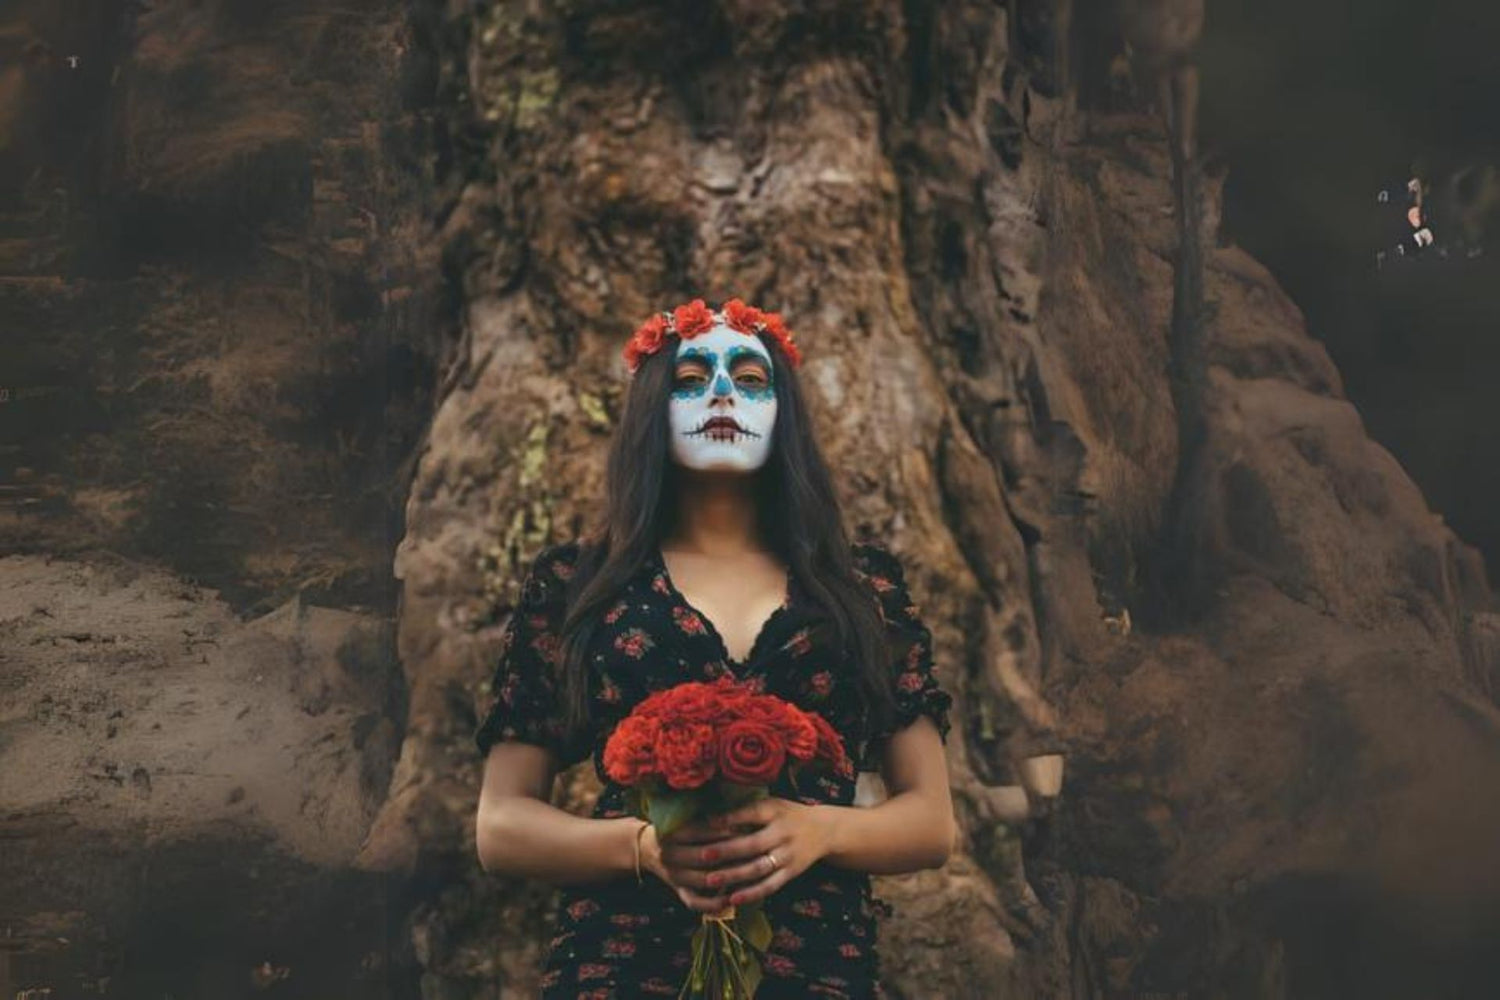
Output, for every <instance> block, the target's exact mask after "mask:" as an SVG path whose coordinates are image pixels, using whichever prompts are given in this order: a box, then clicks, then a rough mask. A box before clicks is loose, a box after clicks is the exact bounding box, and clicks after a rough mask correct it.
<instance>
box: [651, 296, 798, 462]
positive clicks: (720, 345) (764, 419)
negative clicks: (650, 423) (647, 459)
mask: <svg viewBox="0 0 1500 1000" xmlns="http://www.w3.org/2000/svg"><path fill="white" fill-rule="evenodd" d="M675 363H676V366H677V367H676V370H675V372H674V373H673V376H672V396H671V399H670V401H669V403H668V425H669V429H670V433H671V436H672V440H671V448H670V451H671V457H672V460H673V461H674V462H676V463H677V464H678V465H682V466H685V467H687V468H689V469H701V470H704V471H708V470H715V469H725V470H731V471H744V472H750V471H753V470H755V469H758V468H760V467H761V466H762V465H764V464H765V462H766V458H767V456H769V455H770V453H771V428H772V427H773V426H774V425H775V423H776V390H775V388H774V387H773V386H772V384H771V378H772V368H771V355H770V353H769V352H768V351H767V350H766V347H765V345H764V344H762V343H761V342H760V339H759V338H758V337H755V336H752V335H751V334H748V333H740V332H739V331H738V330H735V329H732V328H730V327H728V326H725V325H723V324H720V325H718V326H716V327H714V328H713V329H712V330H709V331H707V332H706V333H700V334H698V336H696V337H692V338H690V339H687V340H681V341H679V343H678V344H677V359H676V362H675Z"/></svg>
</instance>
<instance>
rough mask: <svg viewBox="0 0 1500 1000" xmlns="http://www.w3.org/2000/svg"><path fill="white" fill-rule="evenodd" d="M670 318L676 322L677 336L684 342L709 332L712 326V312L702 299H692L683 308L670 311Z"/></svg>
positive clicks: (679, 307)
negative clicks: (706, 331)
mask: <svg viewBox="0 0 1500 1000" xmlns="http://www.w3.org/2000/svg"><path fill="white" fill-rule="evenodd" d="M672 317H673V319H675V320H676V321H677V336H679V337H681V338H683V339H684V340H686V339H687V338H688V337H692V336H694V335H696V334H699V333H703V332H704V331H705V330H711V329H713V325H714V314H713V311H712V310H711V309H709V308H708V305H707V304H706V303H704V301H703V300H702V299H694V300H693V301H691V302H689V303H688V304H687V305H685V306H678V307H677V308H676V309H673V310H672Z"/></svg>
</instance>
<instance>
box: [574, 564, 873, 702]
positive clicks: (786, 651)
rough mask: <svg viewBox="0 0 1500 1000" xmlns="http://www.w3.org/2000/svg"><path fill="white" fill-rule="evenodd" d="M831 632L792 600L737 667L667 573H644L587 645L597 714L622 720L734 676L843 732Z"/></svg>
mask: <svg viewBox="0 0 1500 1000" xmlns="http://www.w3.org/2000/svg"><path fill="white" fill-rule="evenodd" d="M826 625H827V620H826V618H825V617H824V616H823V615H822V614H820V613H818V612H817V610H816V609H815V608H813V607H811V606H810V605H809V604H808V603H807V602H806V601H805V600H796V599H793V597H789V598H788V601H787V602H786V603H784V604H783V605H782V606H780V607H778V608H776V609H775V610H773V611H772V612H771V613H770V615H769V617H767V618H766V619H765V621H764V622H763V624H762V625H761V626H760V627H759V630H758V632H757V634H756V636H755V639H754V642H753V644H752V645H751V648H750V650H749V653H748V655H747V656H746V657H745V659H744V661H743V662H739V661H735V660H734V659H732V658H731V657H730V656H729V655H728V653H727V650H726V648H725V645H724V641H723V639H722V638H721V637H720V636H719V634H718V632H717V630H716V629H715V627H714V626H713V624H712V623H711V622H710V621H708V620H707V619H706V618H705V616H704V615H703V614H702V613H700V612H699V611H697V610H696V609H694V608H693V607H691V606H690V605H689V604H687V602H686V601H685V600H684V599H682V597H681V595H679V594H678V593H677V592H676V591H675V589H674V588H673V587H672V585H671V582H670V580H669V579H668V578H667V577H666V575H665V574H664V573H662V572H660V571H658V572H645V573H643V574H640V575H638V576H637V577H636V578H634V579H633V580H632V581H631V582H630V583H629V584H628V585H627V586H626V588H625V589H624V591H622V593H621V594H620V596H619V597H618V598H617V599H616V600H615V601H614V602H613V604H612V605H610V606H609V607H608V608H606V610H605V612H604V613H603V615H602V618H601V621H600V622H599V624H598V627H597V628H596V629H595V631H594V634H593V636H592V638H591V639H590V643H589V647H588V651H587V655H588V657H589V662H590V665H591V675H592V684H591V690H592V692H593V699H594V702H595V708H596V709H597V710H599V711H600V713H601V715H602V716H604V717H605V718H606V719H609V718H611V717H614V718H618V717H623V716H624V715H625V714H627V713H628V712H629V711H630V709H631V708H632V707H634V705H635V704H636V703H638V702H639V701H640V700H641V699H643V698H645V697H646V696H647V695H648V694H651V693H652V692H653V691H658V690H661V689H663V688H668V687H673V686H675V685H677V684H681V683H685V682H687V681H711V680H714V679H716V678H718V677H721V676H724V675H725V674H729V675H732V676H735V677H738V678H740V679H741V680H744V681H746V682H748V683H750V684H751V685H752V686H755V687H757V688H758V689H760V690H762V691H764V692H765V693H768V694H774V695H777V696H778V697H781V698H785V699H787V700H788V701H791V702H793V703H794V704H796V705H798V706H799V707H801V708H804V709H807V710H810V711H816V712H819V713H821V714H823V715H825V717H827V718H828V720H829V721H830V722H832V723H834V725H835V726H836V727H839V728H842V726H841V722H843V721H844V720H843V719H842V716H843V715H844V710H845V708H846V703H847V701H848V700H849V698H848V696H850V695H852V694H853V692H852V690H851V689H849V682H848V681H847V680H846V677H847V675H848V670H847V669H846V665H845V658H844V656H842V655H841V653H840V651H839V650H838V649H837V648H836V644H835V643H834V642H832V641H831V640H830V639H829V638H828V635H829V631H830V630H829V629H827V628H826Z"/></svg>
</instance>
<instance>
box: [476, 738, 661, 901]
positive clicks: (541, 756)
mask: <svg viewBox="0 0 1500 1000" xmlns="http://www.w3.org/2000/svg"><path fill="white" fill-rule="evenodd" d="M556 772H557V768H556V763H555V758H554V757H553V755H552V752H551V751H550V750H547V749H546V748H544V747H540V746H534V745H532V744H530V743H520V742H511V741H505V742H500V743H496V744H495V745H494V746H493V747H491V748H490V752H489V756H488V757H486V758H485V763H484V782H483V784H482V785H481V786H480V789H479V811H478V815H477V817H476V818H475V821H474V843H475V847H476V849H477V850H478V853H479V864H480V867H482V868H483V869H484V870H485V871H487V872H494V873H504V874H507V875H527V876H530V877H532V878H537V879H541V880H543V881H546V882H550V883H553V884H554V885H565V884H572V883H582V882H602V881H606V880H608V879H613V878H621V877H623V876H625V875H631V874H634V872H635V837H636V829H637V827H639V826H640V820H637V819H633V818H631V817H629V816H625V817H621V818H618V819H589V818H586V817H582V816H574V815H573V814H572V813H570V812H566V811H564V810H562V809H558V808H557V807H556V806H554V805H552V804H551V803H550V802H549V801H548V799H549V798H550V797H551V791H552V781H553V777H554V776H555V775H556Z"/></svg>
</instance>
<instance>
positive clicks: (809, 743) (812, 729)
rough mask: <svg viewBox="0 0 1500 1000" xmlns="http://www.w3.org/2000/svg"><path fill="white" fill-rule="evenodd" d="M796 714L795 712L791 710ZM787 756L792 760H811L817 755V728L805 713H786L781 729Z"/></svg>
mask: <svg viewBox="0 0 1500 1000" xmlns="http://www.w3.org/2000/svg"><path fill="white" fill-rule="evenodd" d="M793 711H794V712H796V710H795V709H794V710H793ZM782 732H783V736H784V738H785V739H786V752H787V756H788V757H791V758H792V759H793V760H812V759H813V758H814V757H816V756H817V754H818V727H817V726H815V725H813V721H812V719H810V718H808V716H807V713H805V712H796V714H795V715H793V714H791V713H788V715H787V724H786V725H785V726H784V727H783V730H782Z"/></svg>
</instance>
